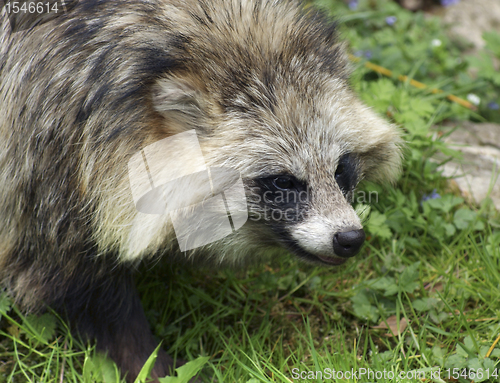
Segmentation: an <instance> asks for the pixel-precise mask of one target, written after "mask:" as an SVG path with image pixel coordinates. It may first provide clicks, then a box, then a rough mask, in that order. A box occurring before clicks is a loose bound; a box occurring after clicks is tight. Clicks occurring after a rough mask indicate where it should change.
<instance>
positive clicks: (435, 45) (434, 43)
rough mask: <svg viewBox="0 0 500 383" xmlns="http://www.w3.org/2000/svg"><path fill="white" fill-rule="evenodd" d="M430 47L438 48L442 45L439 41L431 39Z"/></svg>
mask: <svg viewBox="0 0 500 383" xmlns="http://www.w3.org/2000/svg"><path fill="white" fill-rule="evenodd" d="M431 45H432V46H433V47H440V46H441V45H443V42H442V41H441V40H439V39H433V40H432V41H431Z"/></svg>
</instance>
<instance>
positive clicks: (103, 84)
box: [0, 0, 401, 381]
mask: <svg viewBox="0 0 500 383" xmlns="http://www.w3.org/2000/svg"><path fill="white" fill-rule="evenodd" d="M13 17H14V18H13ZM13 21H15V15H14V16H12V15H11V17H10V18H9V15H7V8H6V7H5V6H4V8H3V9H2V17H1V24H0V25H1V29H0V281H1V283H2V286H3V288H4V289H5V290H6V291H7V292H8V294H9V295H10V296H11V297H12V298H13V299H14V300H15V302H16V303H17V304H18V305H19V306H20V307H21V308H22V309H23V310H24V311H25V312H40V311H42V310H44V308H45V307H47V306H50V307H51V308H53V309H55V310H56V311H58V312H60V313H61V314H62V315H64V316H65V317H66V318H67V319H68V321H69V323H70V324H71V326H72V328H73V329H74V330H75V331H77V332H79V333H80V334H81V335H83V336H85V337H86V338H87V339H89V340H96V341H97V346H98V348H99V349H101V350H104V351H106V352H107V353H108V355H109V356H110V357H111V358H112V359H113V360H114V361H115V362H116V363H117V364H118V366H119V367H120V368H121V369H122V372H124V373H125V372H126V373H127V378H128V380H129V381H133V380H134V378H135V377H136V375H137V373H138V371H139V370H140V368H141V367H142V365H143V363H144V362H145V360H146V359H147V357H148V356H149V355H150V354H151V352H152V351H153V350H154V348H155V347H156V342H155V340H154V338H153V336H152V334H151V333H150V330H149V326H148V323H147V321H146V319H145V316H144V313H143V310H142V308H141V304H140V301H139V299H138V297H137V294H136V291H135V288H134V284H133V270H134V269H135V268H136V266H137V264H138V263H140V262H141V261H144V260H145V259H151V258H157V257H161V258H164V259H167V261H168V260H174V259H175V260H185V261H186V262H190V263H192V264H193V265H198V264H200V265H201V264H203V265H213V266H215V267H221V266H223V265H231V266H235V267H244V266H245V265H246V264H248V263H249V262H252V261H254V260H258V259H261V258H262V257H263V256H265V253H266V251H268V250H269V249H272V248H276V247H281V248H284V249H287V250H288V251H289V252H290V253H291V254H293V255H294V256H297V257H298V258H300V259H302V260H304V261H306V262H309V263H315V264H320V265H327V266H329V265H339V264H342V263H343V262H344V261H345V260H346V259H347V258H348V257H351V256H353V255H355V254H356V253H357V252H358V251H359V249H360V247H361V245H362V243H363V241H364V238H365V235H364V232H363V230H362V225H361V223H360V220H359V218H358V217H357V215H356V214H355V212H354V210H353V208H352V207H351V205H350V203H349V196H350V195H351V193H352V192H353V190H354V187H355V186H356V185H357V183H358V182H359V181H360V180H361V179H363V178H367V179H371V180H374V181H379V182H390V181H393V180H394V179H395V178H396V177H397V174H398V172H399V168H400V162H401V160H400V155H401V153H400V148H399V143H400V137H399V133H398V131H397V129H396V128H395V127H394V126H392V125H390V124H389V123H387V122H386V121H384V120H383V119H382V118H380V117H379V116H377V115H376V114H375V113H374V112H373V111H371V110H370V109H369V108H368V107H366V106H365V105H364V104H363V103H362V102H360V101H359V99H358V98H357V97H356V96H355V95H354V93H353V91H352V90H351V88H350V86H349V83H348V76H349V71H348V64H347V60H346V56H345V53H344V48H343V46H342V44H341V43H339V41H338V40H337V35H336V30H335V26H334V25H333V24H331V23H330V22H329V21H327V19H326V18H325V17H323V16H322V15H321V14H319V13H318V12H317V11H313V10H308V11H305V10H304V9H303V6H302V5H301V4H300V3H299V2H295V1H272V0H182V1H181V0H132V1H125V0H118V1H104V0H81V1H79V2H77V3H75V4H74V6H73V8H72V9H70V10H68V11H67V12H64V13H61V14H60V15H58V16H57V17H51V18H46V20H43V22H42V21H39V22H38V21H37V20H36V19H35V21H34V22H33V23H32V24H30V25H28V26H27V27H26V28H18V29H16V28H13V27H14V25H15V23H13ZM190 131H194V132H196V136H197V139H198V142H199V145H200V148H201V151H202V154H203V158H204V161H205V163H206V165H207V166H209V167H223V168H227V169H234V170H235V171H237V172H238V174H239V175H240V176H241V179H242V180H243V185H244V190H245V193H246V198H247V203H248V214H249V219H248V221H247V222H246V223H245V224H244V225H243V226H242V227H241V228H240V229H238V230H235V231H234V232H233V233H232V234H230V235H228V236H226V237H224V238H222V239H219V240H217V241H214V242H212V243H208V244H205V245H203V246H200V247H197V248H195V249H192V250H189V251H186V252H182V251H180V250H179V246H178V244H177V241H176V236H175V232H174V230H173V226H172V222H171V220H170V219H169V218H168V216H167V215H165V214H163V215H162V214H144V213H141V212H140V211H139V210H138V209H137V208H136V206H135V204H134V200H133V195H132V191H131V180H130V177H129V169H130V168H129V162H130V160H131V158H132V157H133V156H134V155H135V154H136V153H139V152H140V151H141V150H144V148H147V147H148V146H150V145H153V144H155V143H156V142H159V141H161V140H162V139H165V138H169V137H173V136H175V135H177V134H183V133H186V132H190ZM176 150H177V149H176V148H173V149H172V153H165V158H172V157H176V158H183V161H182V164H183V165H182V166H184V167H185V169H184V170H183V171H185V172H189V171H190V167H191V166H192V164H191V160H190V156H189V155H186V154H185V153H183V152H182V150H178V151H179V152H176ZM183 155H184V157H182V156H183ZM166 166H167V167H168V164H167V165H166ZM189 187H191V188H196V184H194V183H191V184H189ZM167 194H168V193H167ZM205 197H206V196H205V195H198V196H197V197H193V198H194V199H197V198H198V199H199V200H202V199H203V198H205ZM299 197H300V198H299ZM197 201H198V200H196V201H195V200H193V201H191V202H197ZM168 202H169V196H168V195H166V203H167V204H168ZM278 213H279V214H278ZM170 367H171V360H170V358H169V357H168V356H167V355H166V354H165V353H163V352H161V353H160V355H159V357H158V360H157V363H156V366H155V368H154V371H153V377H161V376H163V375H165V374H167V373H168V371H169V368H170Z"/></svg>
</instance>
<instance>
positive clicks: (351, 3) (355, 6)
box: [347, 0, 358, 11]
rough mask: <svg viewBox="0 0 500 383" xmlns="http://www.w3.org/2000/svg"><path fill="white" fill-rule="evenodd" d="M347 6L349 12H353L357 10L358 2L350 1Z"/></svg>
mask: <svg viewBox="0 0 500 383" xmlns="http://www.w3.org/2000/svg"><path fill="white" fill-rule="evenodd" d="M347 5H348V6H349V9H350V10H351V11H355V10H356V9H358V0H351V1H349V3H348V4H347Z"/></svg>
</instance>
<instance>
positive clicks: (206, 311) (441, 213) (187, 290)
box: [0, 0, 500, 383]
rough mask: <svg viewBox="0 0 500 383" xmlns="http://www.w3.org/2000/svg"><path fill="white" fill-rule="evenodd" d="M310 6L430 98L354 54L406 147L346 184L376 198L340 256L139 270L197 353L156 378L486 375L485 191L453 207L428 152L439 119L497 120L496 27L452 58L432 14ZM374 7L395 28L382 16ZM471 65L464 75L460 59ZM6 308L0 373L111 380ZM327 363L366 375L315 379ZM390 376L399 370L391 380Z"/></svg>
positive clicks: (491, 240)
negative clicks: (240, 266) (387, 182)
mask: <svg viewBox="0 0 500 383" xmlns="http://www.w3.org/2000/svg"><path fill="white" fill-rule="evenodd" d="M316 3H320V5H321V6H324V7H326V8H327V9H328V11H332V12H334V13H335V14H337V15H340V17H341V18H343V19H344V21H345V25H344V26H343V27H342V34H343V36H344V37H345V38H347V39H348V40H349V42H350V46H351V50H352V51H353V52H355V53H356V54H358V55H360V56H361V57H365V58H366V56H370V60H371V61H373V62H374V63H376V64H379V65H382V66H384V67H386V68H388V69H391V70H392V71H394V72H395V73H396V74H405V75H408V76H410V77H412V78H415V79H416V80H419V81H421V82H424V83H426V84H427V85H429V86H431V87H438V88H441V89H443V90H444V92H445V93H444V94H432V93H430V92H429V91H425V90H419V89H415V88H413V87H411V86H410V85H409V84H407V83H402V82H399V81H398V80H396V79H393V78H383V77H381V76H379V75H377V74H375V73H373V72H370V71H369V70H367V69H366V68H364V67H363V66H362V63H361V64H358V68H357V69H356V71H355V73H354V78H353V86H354V87H355V88H356V89H357V90H358V91H359V92H360V93H361V96H362V98H363V99H364V100H365V101H366V102H367V103H368V104H370V105H372V106H373V107H374V108H375V109H376V110H378V111H379V112H380V113H383V114H385V115H387V116H389V118H391V119H392V120H393V121H394V122H395V123H397V124H399V125H401V126H402V128H403V129H404V132H405V139H406V141H407V149H406V160H405V164H404V173H403V176H402V178H401V180H400V181H399V182H398V184H397V185H395V186H394V187H388V188H381V187H380V186H377V185H372V184H364V185H362V186H361V189H362V190H365V191H372V192H377V193H378V196H379V200H378V202H375V203H373V204H371V205H370V206H368V204H365V203H364V202H363V201H361V202H363V203H359V204H358V206H357V209H358V210H359V211H363V215H364V220H365V223H366V224H365V227H366V229H367V231H368V233H369V239H368V241H367V242H368V243H367V246H366V247H365V249H364V251H363V252H362V254H361V255H360V256H357V257H356V258H355V259H353V260H351V261H349V262H348V264H347V265H345V266H343V267H341V268H338V269H324V268H312V267H309V266H304V265H302V264H299V263H298V262H296V261H294V260H293V259H291V258H293V257H286V256H285V257H283V258H282V259H275V260H273V261H272V262H270V263H269V264H267V265H263V266H260V267H257V268H253V269H251V270H245V271H239V272H236V271H230V270H222V271H218V272H213V271H207V270H185V269H184V268H182V269H181V268H177V267H175V266H173V267H157V268H154V269H152V270H143V272H142V273H141V277H140V280H139V289H140V291H141V294H142V296H143V304H144V307H145V310H146V314H147V316H148V319H149V320H150V323H151V324H152V326H153V329H154V332H155V334H156V335H157V336H158V338H159V339H161V340H162V341H163V344H164V345H165V348H166V349H167V350H168V352H169V353H170V354H171V355H174V356H177V357H179V358H182V359H186V360H196V358H198V357H199V356H200V355H202V356H207V357H209V359H208V361H205V360H204V359H199V360H198V364H199V365H198V366H197V365H194V364H189V365H187V366H186V368H185V369H184V370H182V371H181V372H180V375H179V377H178V378H175V377H174V378H171V379H168V380H165V381H169V382H173V383H175V382H177V383H180V382H182V381H185V379H184V380H183V378H182V374H186V373H189V372H190V371H191V372H194V371H196V370H198V369H199V368H200V366H201V365H203V370H202V375H201V376H202V379H203V380H204V381H207V382H210V381H213V382H252V383H254V382H291V381H294V382H297V381H307V382H316V381H317V382H321V381H334V382H337V381H338V382H344V381H349V382H357V381H359V382H369V381H377V382H385V381H388V382H389V381H391V382H395V381H401V382H405V381H420V380H419V379H417V375H416V374H417V371H419V372H420V373H421V374H424V375H425V379H427V380H426V381H428V382H440V381H445V382H449V381H453V382H455V381H460V382H470V381H475V382H480V381H491V382H494V381H495V382H496V381H499V379H498V375H500V373H499V374H497V376H496V377H495V376H493V375H494V374H495V373H496V372H498V370H496V369H497V368H499V369H500V365H498V358H499V356H500V347H494V348H493V349H492V350H490V347H491V346H492V345H493V344H494V342H495V339H496V338H497V337H498V336H499V334H500V303H499V297H500V250H499V249H500V216H499V214H498V212H497V211H495V209H494V208H493V207H492V204H491V201H489V200H485V201H484V202H483V204H482V205H481V206H474V205H470V204H468V203H467V201H465V200H464V199H463V198H461V197H460V195H459V194H458V193H457V191H456V190H454V188H453V186H452V185H450V184H449V183H448V182H447V180H445V179H443V178H442V176H441V175H440V174H439V172H438V170H437V166H438V164H437V163H436V162H433V161H430V158H431V157H432V156H433V155H435V154H436V153H438V152H441V153H443V154H444V155H445V156H448V157H450V156H452V157H458V153H456V152H454V151H452V150H450V149H449V148H447V147H446V146H445V145H444V143H443V142H442V141H441V140H440V138H439V137H441V136H442V134H443V133H444V134H446V131H445V130H444V129H441V128H440V127H439V126H440V124H441V123H442V122H444V121H446V122H450V121H451V122H453V121H455V122H457V123H458V122H460V121H465V120H472V121H496V122H500V113H498V111H497V113H495V110H494V109H492V108H491V106H492V103H497V104H498V103H500V96H499V95H500V88H499V86H500V84H499V81H498V78H497V76H496V72H492V71H491V68H490V67H489V66H488V65H489V61H488V60H492V59H493V57H500V49H499V47H500V37H498V35H494V34H488V35H486V36H485V37H486V38H487V41H488V45H487V48H486V50H485V51H484V52H480V54H479V57H482V58H483V59H482V60H481V61H480V62H478V61H477V60H475V59H474V58H470V57H463V56H462V50H463V48H464V45H463V44H461V43H457V42H453V41H450V40H449V39H448V37H446V35H445V31H444V29H443V27H442V25H441V24H440V22H439V21H438V20H437V19H434V18H424V17H423V15H421V14H418V13H417V14H411V13H409V12H407V11H405V10H403V9H401V8H399V7H398V6H397V5H395V3H393V2H389V1H378V2H369V1H363V0H360V1H359V4H358V8H357V9H356V10H354V11H351V10H349V9H348V7H347V6H346V5H345V4H344V3H342V2H340V1H333V0H322V1H316ZM388 16H395V17H396V23H395V24H393V25H388V24H387V22H386V17H388ZM437 40H439V42H440V43H437V42H436V41H437ZM439 44H440V45H439ZM481 65H484V67H483V68H480V69H481V71H480V75H479V76H478V77H472V76H471V75H470V74H469V69H470V68H471V67H474V66H476V67H480V66H481ZM470 93H474V94H475V95H477V96H478V97H479V98H480V100H481V102H480V104H479V105H478V110H477V111H471V110H468V109H466V108H463V107H462V106H459V105H457V104H454V103H451V102H450V101H448V100H447V99H446V98H445V95H446V94H455V95H457V96H459V97H462V98H467V97H468V95H470ZM436 126H437V129H436V128H433V127H436ZM436 132H437V133H436ZM425 196H431V198H424V197H425ZM432 197H433V198H432ZM424 200H425V201H424ZM365 205H366V206H365ZM10 307H11V305H10V303H9V302H8V300H7V299H6V298H5V297H4V298H2V299H1V300H0V314H1V315H2V319H1V321H0V383H3V382H27V381H30V382H37V383H39V382H40V383H42V382H60V381H63V382H102V381H104V382H118V381H119V378H118V375H117V373H116V369H115V367H114V366H113V364H112V362H110V361H109V360H104V359H103V358H102V357H99V356H96V355H94V352H93V350H92V349H91V348H86V347H85V346H84V345H82V343H81V342H79V341H78V340H77V339H74V338H72V337H71V336H69V335H68V331H67V329H66V327H65V326H64V324H63V323H62V322H61V321H60V320H59V319H57V318H56V317H55V316H54V315H52V314H50V313H49V314H46V315H44V316H42V317H40V318H36V317H28V318H25V317H23V316H22V315H21V314H20V313H19V312H17V311H16V308H15V307H14V308H10ZM9 309H10V310H9ZM384 324H385V325H386V327H387V328H385V329H384V328H380V327H383V325H384ZM56 327H57V329H56ZM376 327H377V328H376ZM56 330H57V331H56ZM487 355H488V356H487ZM363 369H364V370H363ZM454 369H455V370H454ZM486 369H489V371H490V377H489V380H487V379H486V373H487V372H486ZM332 370H335V371H337V372H338V371H340V372H347V371H351V370H354V371H358V373H359V372H362V371H365V372H368V370H370V371H371V372H373V373H375V372H378V373H379V375H377V376H368V375H367V374H365V375H362V376H359V375H358V377H357V378H355V379H354V378H351V379H341V378H340V377H341V376H340V375H334V378H333V379H329V376H330V375H331V374H333V371H332ZM384 370H385V378H384V375H382V376H380V374H383V372H384ZM315 371H321V372H323V373H324V374H325V375H323V380H322V379H320V378H319V377H320V376H319V374H316V373H315ZM401 372H404V373H405V374H414V376H413V377H410V378H409V379H400V380H396V379H392V378H391V377H392V374H394V376H398V374H400V373H401ZM477 372H482V373H483V376H482V377H481V376H479V374H476V375H473V374H475V373H477ZM431 374H432V375H431ZM313 375H314V376H313ZM424 375H422V376H420V377H424ZM302 377H303V378H305V379H304V380H302V379H301V378H302ZM316 377H318V379H316ZM336 377H339V379H337V378H336ZM343 377H344V378H345V376H343ZM438 377H439V378H440V379H442V380H439V379H438Z"/></svg>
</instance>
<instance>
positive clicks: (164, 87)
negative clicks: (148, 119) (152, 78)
mask: <svg viewBox="0 0 500 383" xmlns="http://www.w3.org/2000/svg"><path fill="white" fill-rule="evenodd" d="M152 96H153V107H154V109H155V110H156V111H157V112H159V113H160V114H162V115H163V116H164V117H167V118H169V119H172V118H174V119H179V118H183V119H186V118H187V119H189V120H193V119H197V118H198V117H200V115H201V113H202V108H201V103H202V95H201V92H200V91H199V90H198V89H197V88H196V87H195V86H193V85H192V84H191V83H190V82H189V81H188V80H186V79H184V78H179V77H168V78H162V79H160V80H158V81H157V82H156V84H155V85H154V87H153V95H152Z"/></svg>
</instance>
